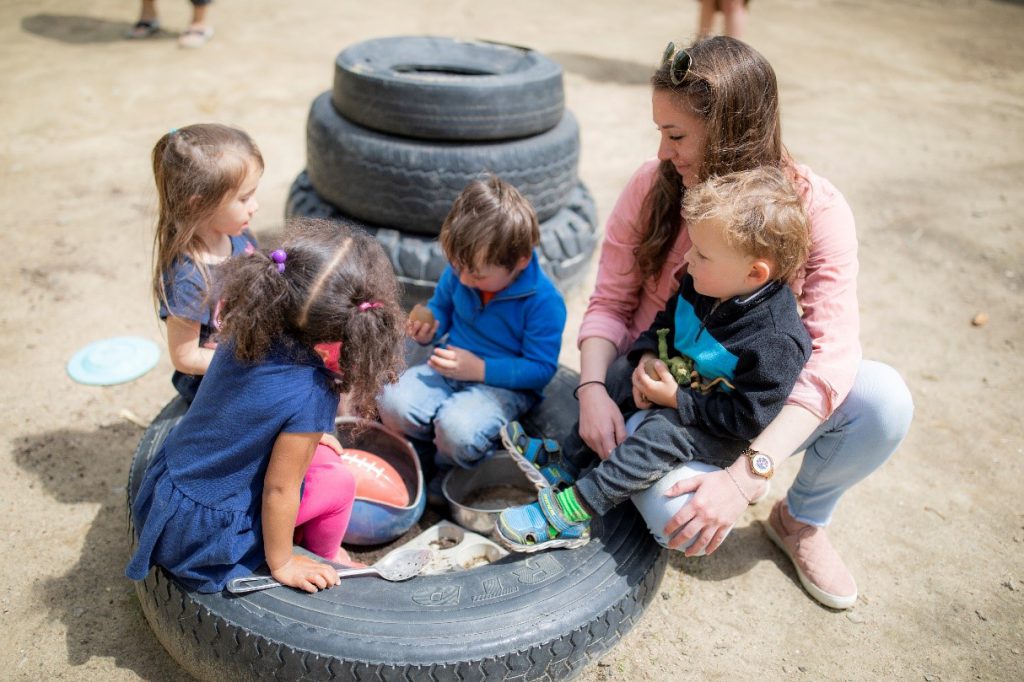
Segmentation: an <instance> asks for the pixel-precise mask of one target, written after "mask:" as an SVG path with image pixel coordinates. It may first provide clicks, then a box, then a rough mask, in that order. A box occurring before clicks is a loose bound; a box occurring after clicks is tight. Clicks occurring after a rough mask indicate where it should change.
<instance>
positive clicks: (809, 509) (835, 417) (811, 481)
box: [631, 360, 914, 547]
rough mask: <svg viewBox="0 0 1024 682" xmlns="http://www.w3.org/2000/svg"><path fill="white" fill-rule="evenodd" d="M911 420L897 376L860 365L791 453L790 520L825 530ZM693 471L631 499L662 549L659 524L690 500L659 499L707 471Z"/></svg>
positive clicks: (678, 472)
mask: <svg viewBox="0 0 1024 682" xmlns="http://www.w3.org/2000/svg"><path fill="white" fill-rule="evenodd" d="M913 416H914V402H913V399H912V398H911V396H910V391H909V390H908V389H907V385H906V384H905V383H904V382H903V378H902V377H900V375H899V373H898V372H896V370H894V369H893V368H892V367H889V366H888V365H885V364H882V363H880V362H873V361H871V360H864V361H862V362H861V364H860V370H859V371H858V372H857V380H856V381H855V382H854V385H853V389H852V390H851V391H850V394H849V395H848V396H847V397H846V400H844V401H843V402H842V404H841V405H840V406H839V407H838V408H837V409H836V411H835V412H833V413H832V416H831V417H829V418H828V419H827V420H825V421H824V422H822V424H821V425H820V426H819V427H818V428H817V429H815V431H814V433H812V434H811V435H810V437H809V438H808V439H807V441H806V442H804V444H803V445H801V446H800V448H798V450H797V451H799V450H805V453H804V457H803V461H802V462H801V464H800V472H799V473H798V474H797V477H796V480H795V481H793V485H792V486H791V487H790V489H789V493H788V494H787V496H786V505H787V506H788V508H789V512H790V514H792V515H793V517H794V518H795V519H797V520H798V521H802V522H804V523H809V524H811V525H814V526H826V525H828V523H829V521H831V520H832V513H833V512H834V511H835V508H836V505H838V504H839V498H840V497H842V495H843V493H845V492H846V491H847V490H849V489H850V488H852V487H853V486H854V485H855V484H857V483H859V482H860V481H861V480H863V479H864V478H866V477H867V475H868V474H870V473H871V472H872V471H874V470H875V469H877V468H878V467H880V466H881V465H882V464H883V463H885V461H886V460H888V459H889V457H890V456H892V453H893V452H895V451H896V448H898V447H899V445H900V443H901V442H903V438H904V437H905V436H906V435H907V431H909V430H910V422H911V420H912V419H913ZM695 466H696V465H694V464H685V465H682V466H680V467H678V468H677V469H675V470H673V471H672V472H670V473H668V474H666V475H665V476H664V477H663V478H662V479H661V480H660V481H658V482H657V483H655V484H654V485H653V486H651V487H650V488H648V489H647V490H645V491H644V492H642V493H638V494H636V495H634V496H633V497H632V498H631V499H632V501H633V504H634V505H636V508H637V509H638V510H639V511H640V514H641V515H642V516H643V517H644V520H645V521H646V522H647V527H648V528H649V529H650V530H651V533H652V534H653V535H654V538H655V539H656V540H657V541H658V542H659V543H660V544H661V545H662V546H664V547H667V546H668V544H667V543H668V540H669V538H666V537H665V535H664V532H663V531H664V528H665V524H666V523H668V521H669V519H671V518H672V517H673V516H674V515H675V513H676V512H677V511H679V510H680V509H682V507H683V506H684V505H686V503H687V502H688V501H689V499H690V497H691V496H690V495H681V496H679V497H665V491H666V490H668V489H669V488H670V487H672V485H673V484H674V483H675V482H676V481H678V480H680V479H683V478H688V477H690V476H694V475H696V474H698V473H706V472H707V471H708V470H709V469H708V468H707V467H708V465H700V469H699V470H694V467H695ZM711 470H714V469H711Z"/></svg>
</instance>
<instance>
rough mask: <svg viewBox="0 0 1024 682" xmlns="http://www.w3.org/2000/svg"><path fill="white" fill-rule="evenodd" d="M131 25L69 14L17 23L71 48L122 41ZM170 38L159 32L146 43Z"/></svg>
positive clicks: (172, 35) (29, 18) (172, 36)
mask: <svg viewBox="0 0 1024 682" xmlns="http://www.w3.org/2000/svg"><path fill="white" fill-rule="evenodd" d="M129 11H134V10H129ZM132 25H133V24H132V23H130V22H127V21H110V20H108V19H100V18H98V17H83V16H78V15H73V14H46V13H41V14H33V15H32V16H30V17H25V18H24V19H22V20H21V28H22V30H23V31H25V32H26V33H32V34H33V35H37V36H40V37H42V38H49V39H50V40H56V41H59V42H62V43H69V44H71V45H87V44H89V43H116V42H120V41H122V40H125V34H126V33H127V32H128V29H130V28H131V27H132ZM174 37H175V34H173V33H169V32H167V31H164V30H160V31H157V32H156V34H154V35H153V36H151V37H149V38H147V40H169V39H172V38H174Z"/></svg>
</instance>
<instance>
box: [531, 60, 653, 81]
mask: <svg viewBox="0 0 1024 682" xmlns="http://www.w3.org/2000/svg"><path fill="white" fill-rule="evenodd" d="M548 56H549V57H551V58H552V59H554V60H555V61H556V62H558V63H559V64H561V65H562V68H563V69H565V70H566V71H570V72H572V73H575V74H577V75H579V76H583V77H584V78H586V79H588V80H592V81H597V82H598V83H614V84H616V85H643V86H646V85H648V84H649V83H650V81H651V74H653V73H654V66H652V65H649V64H641V63H639V62H630V61H626V60H624V59H612V58H609V57H595V56H594V55H590V54H582V53H579V52H552V53H550V54H548Z"/></svg>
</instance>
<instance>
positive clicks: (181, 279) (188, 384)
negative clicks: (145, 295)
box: [160, 230, 256, 403]
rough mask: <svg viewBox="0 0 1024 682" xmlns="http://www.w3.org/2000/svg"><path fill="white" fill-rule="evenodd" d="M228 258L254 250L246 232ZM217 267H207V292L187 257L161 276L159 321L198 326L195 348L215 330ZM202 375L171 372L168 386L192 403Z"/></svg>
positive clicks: (233, 239)
mask: <svg viewBox="0 0 1024 682" xmlns="http://www.w3.org/2000/svg"><path fill="white" fill-rule="evenodd" d="M230 239H231V256H230V257H231V258H234V257H235V256H240V255H242V254H243V253H251V252H252V251H253V249H254V248H256V239H255V237H253V236H252V235H251V234H249V231H248V230H246V231H245V232H243V233H242V235H241V236H240V237H231V238H230ZM219 269H220V265H211V266H209V273H208V274H209V276H210V279H211V281H212V284H213V289H212V291H207V290H206V287H205V286H204V284H203V278H202V276H201V275H200V274H199V269H198V268H196V264H195V263H194V262H193V261H192V259H191V258H189V257H188V256H182V257H181V258H179V259H178V260H176V261H175V262H174V265H173V266H171V269H170V270H168V271H167V272H165V273H164V293H166V295H167V304H166V305H165V304H164V303H163V301H161V302H160V319H161V320H165V321H166V320H167V318H168V317H180V318H181V319H183V320H191V321H192V322H198V323H199V345H200V346H202V345H203V344H204V343H206V342H207V341H209V340H210V337H211V336H213V333H214V332H215V331H217V324H216V318H217V315H216V310H215V308H216V301H217V297H218V295H217V289H216V286H217V270H219ZM202 380H203V377H202V375H196V374H185V373H184V372H179V371H178V370H174V375H173V376H172V377H171V384H172V385H173V386H174V388H175V389H177V391H178V393H179V394H180V395H181V397H182V398H184V399H185V400H186V401H187V402H190V403H191V402H192V401H193V400H195V397H196V391H198V390H199V384H200V382H202Z"/></svg>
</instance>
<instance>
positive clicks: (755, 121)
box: [634, 36, 786, 280]
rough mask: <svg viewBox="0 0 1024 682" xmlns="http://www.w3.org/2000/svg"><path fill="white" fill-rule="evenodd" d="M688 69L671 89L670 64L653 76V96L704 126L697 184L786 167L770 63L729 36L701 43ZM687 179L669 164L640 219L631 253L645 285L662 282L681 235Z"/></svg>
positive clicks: (691, 51)
mask: <svg viewBox="0 0 1024 682" xmlns="http://www.w3.org/2000/svg"><path fill="white" fill-rule="evenodd" d="M686 52H687V53H688V54H689V56H690V68H689V70H688V71H687V73H686V76H685V78H683V80H682V81H681V82H679V83H678V84H675V83H673V82H672V73H671V69H672V60H671V59H667V60H665V61H664V62H663V63H662V65H661V66H660V67H659V68H658V70H657V71H655V73H654V75H653V76H651V86H652V87H653V88H654V90H656V91H662V92H667V93H669V95H670V96H671V98H672V100H673V101H674V102H675V103H676V105H677V106H678V107H679V108H680V109H681V110H683V111H686V112H688V113H690V114H692V115H693V116H695V117H696V118H698V119H700V121H701V122H702V123H703V124H704V130H705V140H706V141H705V148H704V156H703V161H702V163H701V166H700V168H699V170H698V177H699V178H700V179H701V180H705V179H707V178H708V177H710V176H712V175H726V174H728V173H732V172H735V171H742V170H751V169H753V168H757V167H759V166H772V167H782V166H783V164H784V162H785V159H786V156H785V149H784V148H783V146H782V122H781V119H780V116H779V89H778V84H777V82H776V80H775V71H774V70H772V67H771V64H769V63H768V60H766V59H765V58H764V57H762V56H761V54H760V53H759V52H757V51H756V50H755V49H754V48H752V47H750V46H749V45H747V44H746V43H744V42H742V41H739V40H736V39H735V38H730V37H727V36H715V37H713V38H706V39H704V40H698V41H697V42H695V43H694V44H693V45H691V46H690V47H688V48H686ZM685 191H686V190H685V188H684V187H683V179H682V177H680V175H679V173H678V172H677V171H676V169H675V167H673V166H672V164H671V163H670V162H668V161H663V162H662V163H661V164H660V165H659V166H658V174H657V177H656V179H655V182H654V184H653V185H652V186H651V189H650V191H649V192H648V193H647V196H646V197H644V201H643V205H642V209H641V212H640V215H641V220H643V221H644V223H645V224H646V230H645V232H646V236H645V238H644V239H643V240H642V241H641V242H640V245H639V246H637V247H636V249H635V250H634V256H635V257H636V267H637V268H638V269H639V271H640V274H641V276H642V278H643V279H645V280H646V279H648V278H651V277H657V276H658V275H659V274H660V273H661V269H662V268H663V267H664V266H665V260H666V258H667V257H668V254H669V251H670V250H671V247H672V244H673V243H674V242H675V239H676V237H677V235H678V234H679V230H680V229H681V228H682V216H681V214H680V207H681V206H682V201H683V194H684V193H685Z"/></svg>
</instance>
